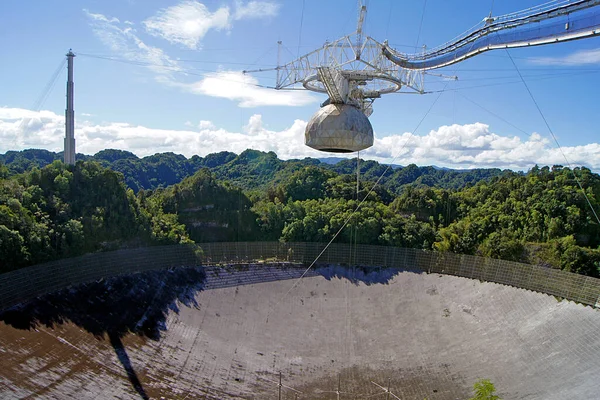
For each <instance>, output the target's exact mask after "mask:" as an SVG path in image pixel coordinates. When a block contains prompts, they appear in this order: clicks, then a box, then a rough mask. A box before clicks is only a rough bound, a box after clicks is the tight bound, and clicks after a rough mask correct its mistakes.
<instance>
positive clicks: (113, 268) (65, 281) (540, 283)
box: [0, 242, 600, 308]
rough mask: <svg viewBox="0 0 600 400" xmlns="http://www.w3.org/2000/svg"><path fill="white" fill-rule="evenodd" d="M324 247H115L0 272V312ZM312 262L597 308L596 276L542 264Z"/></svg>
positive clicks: (353, 248) (408, 258) (360, 249)
mask: <svg viewBox="0 0 600 400" xmlns="http://www.w3.org/2000/svg"><path fill="white" fill-rule="evenodd" d="M325 246H326V244H324V243H281V242H236V243H202V244H200V245H178V246H156V247H145V248H137V249H123V250H117V251H113V252H106V253H95V254H87V255H84V256H81V257H76V258H71V259H65V260H58V261H52V262H49V263H45V264H40V265H35V266H32V267H28V268H24V269H20V270H16V271H11V272H8V273H5V274H2V275H0V308H6V307H10V306H12V305H14V304H18V303H20V302H23V301H27V300H29V299H32V298H35V297H37V296H40V295H42V294H45V293H49V292H53V291H56V290H59V289H62V288H64V287H68V286H70V285H76V284H80V283H84V282H91V281H95V280H98V279H101V278H106V277H111V276H116V275H121V274H130V273H136V272H143V271H149V270H155V269H164V268H170V267H176V266H182V265H211V264H212V265H219V264H220V265H223V264H232V263H233V264H240V263H248V262H257V261H265V260H267V261H280V262H294V263H303V264H305V265H307V266H308V265H309V264H311V263H312V262H313V261H314V260H315V259H316V258H317V256H319V254H320V253H321V252H322V251H323V249H324V248H325ZM316 264H341V265H357V266H371V267H391V268H401V269H408V270H417V271H423V272H428V273H441V274H448V275H456V276H461V277H465V278H471V279H478V280H482V281H488V282H495V283H500V284H504V285H510V286H514V287H519V288H523V289H528V290H533V291H537V292H543V293H547V294H550V295H554V296H558V297H562V298H565V299H569V300H573V301H577V302H580V303H583V304H587V305H590V306H593V307H598V306H599V304H598V302H599V299H600V279H595V278H592V277H586V276H582V275H578V274H573V273H569V272H565V271H560V270H553V269H548V268H545V267H540V266H535V265H528V264H521V263H516V262H511V261H504V260H497V259H490V258H482V257H477V256H471V255H460V254H453V253H440V252H432V251H426V250H419V249H407V248H397V247H383V246H372V245H349V244H345V243H333V244H331V245H330V246H329V247H328V248H327V250H326V251H324V252H323V254H322V255H321V256H320V258H319V259H318V260H317V263H316Z"/></svg>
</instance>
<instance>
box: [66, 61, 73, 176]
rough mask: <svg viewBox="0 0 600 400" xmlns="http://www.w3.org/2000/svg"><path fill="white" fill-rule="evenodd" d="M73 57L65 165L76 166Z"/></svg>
mask: <svg viewBox="0 0 600 400" xmlns="http://www.w3.org/2000/svg"><path fill="white" fill-rule="evenodd" d="M73 57H75V54H73V52H72V51H71V50H69V52H68V53H67V75H68V78H67V109H66V111H65V164H70V165H74V164H75V110H73Z"/></svg>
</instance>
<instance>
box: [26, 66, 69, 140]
mask: <svg viewBox="0 0 600 400" xmlns="http://www.w3.org/2000/svg"><path fill="white" fill-rule="evenodd" d="M65 65H67V58H66V57H65V58H63V59H62V61H61V62H60V64H59V65H58V68H56V70H55V71H54V72H53V73H52V76H51V77H50V79H49V80H48V83H46V86H44V89H42V91H41V92H40V95H39V97H38V98H37V100H36V101H35V103H33V106H32V107H31V110H32V111H36V112H37V111H40V109H41V108H42V107H43V106H44V103H46V100H48V97H49V96H50V93H52V91H53V90H54V87H55V86H56V82H58V77H59V76H60V74H61V72H63V71H64V68H65ZM29 121H31V118H30V117H25V118H23V119H22V120H21V123H20V124H19V128H18V129H17V135H16V136H15V141H14V143H15V144H16V145H20V141H19V138H20V133H22V132H23V129H24V128H25V125H27V124H28V123H29Z"/></svg>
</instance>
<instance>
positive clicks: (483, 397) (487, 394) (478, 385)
mask: <svg viewBox="0 0 600 400" xmlns="http://www.w3.org/2000/svg"><path fill="white" fill-rule="evenodd" d="M473 391H474V392H475V396H473V397H471V398H470V399H469V400H501V399H500V397H499V396H498V395H496V388H495V387H494V384H493V383H492V382H490V380H489V379H480V380H479V381H477V382H475V384H473Z"/></svg>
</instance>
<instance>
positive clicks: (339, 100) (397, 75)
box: [244, 1, 424, 116]
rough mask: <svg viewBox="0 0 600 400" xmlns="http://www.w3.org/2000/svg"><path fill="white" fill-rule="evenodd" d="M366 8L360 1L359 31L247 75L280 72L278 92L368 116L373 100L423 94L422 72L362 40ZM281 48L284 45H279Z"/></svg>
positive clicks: (370, 40) (367, 39)
mask: <svg viewBox="0 0 600 400" xmlns="http://www.w3.org/2000/svg"><path fill="white" fill-rule="evenodd" d="M366 13H367V7H366V6H365V5H363V4H362V1H359V17H358V26H357V28H356V31H355V32H353V33H351V34H350V35H346V36H344V37H342V38H340V39H337V40H335V41H333V42H327V43H325V44H324V45H323V47H321V48H319V49H317V50H314V51H312V52H310V53H308V54H305V55H303V56H301V57H299V58H297V59H295V60H293V61H290V62H289V63H287V64H283V65H278V66H277V67H276V68H270V69H258V70H250V71H244V73H253V72H263V71H273V70H275V71H277V83H276V85H275V89H289V88H297V87H298V85H302V87H303V88H304V89H307V90H311V91H313V92H319V93H326V94H327V95H328V96H329V99H328V100H327V101H326V102H325V103H324V105H325V104H330V103H331V104H350V105H353V106H355V107H357V108H359V109H361V110H362V111H363V113H365V115H366V116H370V115H371V113H372V112H373V108H372V103H373V100H374V99H377V98H379V97H381V95H383V94H387V93H393V92H398V91H400V90H401V89H402V88H406V89H408V90H409V91H411V92H415V93H423V92H424V88H423V86H424V81H423V72H422V71H412V70H410V69H406V68H402V67H400V66H398V65H396V64H395V63H394V62H392V61H391V60H389V59H388V58H387V57H386V56H385V55H384V52H383V48H384V47H385V46H384V44H383V43H380V42H378V41H376V40H375V39H373V38H372V37H370V36H367V37H364V36H363V24H364V21H365V18H366ZM278 43H279V45H280V46H281V42H278Z"/></svg>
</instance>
